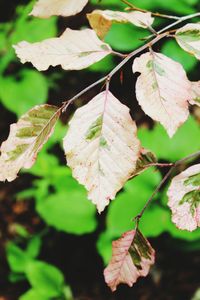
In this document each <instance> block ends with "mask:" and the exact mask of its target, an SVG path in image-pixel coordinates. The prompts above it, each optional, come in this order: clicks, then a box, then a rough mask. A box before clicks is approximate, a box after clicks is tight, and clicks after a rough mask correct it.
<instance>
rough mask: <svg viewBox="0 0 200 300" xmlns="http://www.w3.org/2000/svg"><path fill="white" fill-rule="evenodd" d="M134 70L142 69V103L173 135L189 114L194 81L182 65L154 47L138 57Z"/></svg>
mask: <svg viewBox="0 0 200 300" xmlns="http://www.w3.org/2000/svg"><path fill="white" fill-rule="evenodd" d="M133 72H140V73H141V75H140V76H139V78H138V79H137V83H136V97H137V100H138V102H139V104H140V105H141V107H142V109H143V110H144V112H145V113H146V114H147V115H148V116H150V117H151V118H152V119H153V120H155V121H158V122H160V123H161V124H162V125H163V126H164V127H165V129H166V130H167V132H168V134H169V136H170V137H172V136H173V135H174V133H175V132H176V130H177V128H178V127H179V126H181V125H182V124H183V123H184V122H185V121H186V120H187V118H188V115H189V110H188V101H189V99H190V98H191V83H190V81H189V80H188V78H187V76H186V73H185V71H184V69H183V67H182V66H181V64H179V63H177V62H175V61H174V60H172V59H171V58H169V57H167V56H165V55H163V54H160V53H155V52H153V51H151V52H148V53H145V54H142V55H141V56H140V57H138V58H136V59H135V61H134V64H133Z"/></svg>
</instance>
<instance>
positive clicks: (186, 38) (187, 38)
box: [175, 23, 200, 59]
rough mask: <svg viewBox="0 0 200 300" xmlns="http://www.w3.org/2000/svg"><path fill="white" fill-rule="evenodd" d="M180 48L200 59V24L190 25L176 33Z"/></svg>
mask: <svg viewBox="0 0 200 300" xmlns="http://www.w3.org/2000/svg"><path fill="white" fill-rule="evenodd" d="M175 37H176V40H177V42H178V44H179V46H180V47H181V48H182V49H183V50H185V51H187V52H189V53H190V54H192V55H194V56H195V57H196V58H197V59H200V23H189V24H187V25H185V26H183V27H182V28H180V29H179V30H177V31H176V35H175Z"/></svg>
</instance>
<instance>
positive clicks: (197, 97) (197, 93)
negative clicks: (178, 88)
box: [189, 81, 200, 106]
mask: <svg viewBox="0 0 200 300" xmlns="http://www.w3.org/2000/svg"><path fill="white" fill-rule="evenodd" d="M191 83H192V97H191V99H190V100H189V102H190V104H192V105H198V106H200V81H196V82H191Z"/></svg>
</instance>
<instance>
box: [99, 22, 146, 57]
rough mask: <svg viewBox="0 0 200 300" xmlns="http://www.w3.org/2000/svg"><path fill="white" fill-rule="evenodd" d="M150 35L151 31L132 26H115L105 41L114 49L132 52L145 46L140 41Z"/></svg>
mask: <svg viewBox="0 0 200 300" xmlns="http://www.w3.org/2000/svg"><path fill="white" fill-rule="evenodd" d="M148 35H149V31H147V30H145V29H142V28H138V27H135V26H133V25H131V24H113V25H112V27H111V29H110V31H109V32H108V34H107V35H106V38H105V41H106V43H108V44H109V45H110V46H111V47H112V48H113V49H115V50H118V51H122V52H123V51H124V52H130V51H132V50H134V49H135V48H137V47H139V46H141V45H143V44H144V42H143V41H141V40H140V39H141V38H143V37H146V36H148Z"/></svg>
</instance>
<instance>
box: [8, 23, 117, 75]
mask: <svg viewBox="0 0 200 300" xmlns="http://www.w3.org/2000/svg"><path fill="white" fill-rule="evenodd" d="M13 47H14V48H15V51H16V54H17V56H18V57H19V58H20V60H21V62H22V63H25V62H31V63H32V64H33V66H34V67H35V68H36V69H38V70H39V71H44V70H47V69H48V68H49V67H50V66H53V67H55V66H58V65H61V67H62V68H63V69H64V70H80V69H84V68H87V67H88V66H90V65H92V64H94V63H95V62H97V61H99V60H101V59H103V58H104V57H105V56H107V55H108V54H110V53H111V52H112V49H111V48H110V46H109V45H108V44H106V43H103V42H102V41H101V40H100V39H99V38H98V37H97V35H96V33H95V31H93V30H92V29H83V30H72V29H69V28H67V29H66V30H65V32H64V33H63V34H62V35H61V36H60V37H59V38H50V39H47V40H44V41H42V42H38V43H28V42H25V41H23V42H20V43H19V44H17V45H15V46H13Z"/></svg>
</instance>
